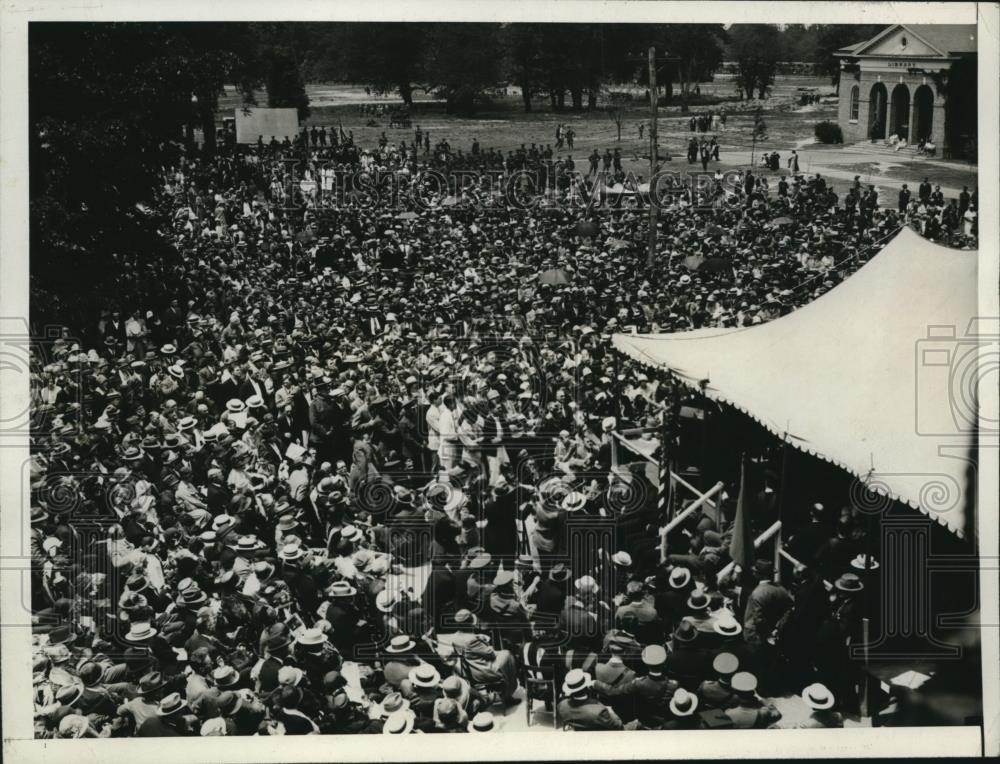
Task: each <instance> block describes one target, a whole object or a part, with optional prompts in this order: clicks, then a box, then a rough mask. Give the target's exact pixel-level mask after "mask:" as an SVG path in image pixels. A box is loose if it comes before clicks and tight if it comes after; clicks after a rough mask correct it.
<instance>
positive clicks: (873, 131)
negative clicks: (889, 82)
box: [868, 82, 889, 140]
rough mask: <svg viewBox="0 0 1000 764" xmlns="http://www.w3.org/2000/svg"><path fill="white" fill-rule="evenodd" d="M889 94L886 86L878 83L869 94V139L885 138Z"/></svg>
mask: <svg viewBox="0 0 1000 764" xmlns="http://www.w3.org/2000/svg"><path fill="white" fill-rule="evenodd" d="M888 100H889V93H888V91H886V89H885V85H883V84H882V83H881V82H876V83H875V84H874V85H872V89H871V92H869V94H868V137H869V138H871V139H872V140H877V139H881V138H885V115H886V105H887V103H888Z"/></svg>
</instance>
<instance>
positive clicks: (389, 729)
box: [382, 710, 416, 735]
mask: <svg viewBox="0 0 1000 764" xmlns="http://www.w3.org/2000/svg"><path fill="white" fill-rule="evenodd" d="M415 721H416V716H415V715H414V713H413V712H412V711H409V710H407V711H397V712H396V713H394V714H389V716H387V717H386V719H385V722H383V724H382V734H383V735H408V734H409V733H411V732H413V724H414V722H415Z"/></svg>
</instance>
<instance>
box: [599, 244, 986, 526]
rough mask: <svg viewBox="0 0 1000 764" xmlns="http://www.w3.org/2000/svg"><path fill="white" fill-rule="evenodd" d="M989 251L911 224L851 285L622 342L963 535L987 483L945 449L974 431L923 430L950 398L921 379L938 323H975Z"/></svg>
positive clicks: (958, 329) (641, 358)
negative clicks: (781, 310) (975, 495)
mask: <svg viewBox="0 0 1000 764" xmlns="http://www.w3.org/2000/svg"><path fill="white" fill-rule="evenodd" d="M977 258H978V252H975V251H967V250H954V249H949V248H947V247H942V246H940V245H937V244H934V243H932V242H930V241H928V240H926V239H924V238H923V237H921V236H919V235H918V234H916V233H915V232H913V231H911V230H910V229H908V228H904V229H902V231H901V232H900V233H899V234H898V235H897V236H896V237H895V238H894V239H893V240H892V241H891V242H889V243H888V244H887V245H886V247H885V248H884V249H883V250H882V251H881V252H879V253H878V254H877V255H876V256H875V257H873V258H872V259H871V260H870V261H869V262H868V263H867V264H865V265H864V266H863V267H862V268H860V269H859V270H858V271H857V272H856V273H855V274H853V275H852V276H851V277H850V278H848V279H846V280H845V281H844V282H843V283H842V284H840V285H839V286H837V287H836V288H834V289H832V290H830V291H829V292H827V293H825V294H823V295H821V296H820V297H818V298H817V299H815V300H814V301H813V302H811V303H809V304H807V305H804V306H803V307H801V308H799V309H797V310H795V311H793V312H792V313H790V314H788V315H786V316H782V317H781V318H778V319H775V320H773V321H770V322H768V323H766V324H760V325H757V326H753V327H743V328H733V329H715V328H708V329H698V330H694V331H691V332H682V333H677V334H647V335H631V334H616V335H614V336H613V338H612V344H613V346H614V347H615V349H616V350H618V351H619V352H622V353H624V354H626V355H628V356H629V357H631V358H633V359H634V360H636V361H638V362H639V363H642V364H644V365H646V366H649V367H652V368H656V369H660V370H665V371H668V372H670V374H671V375H672V376H673V377H674V378H675V379H677V380H678V381H679V382H681V383H682V384H684V385H686V386H688V387H691V388H694V389H699V390H700V389H701V386H702V382H703V381H707V384H706V386H705V389H704V393H705V395H706V397H708V398H709V399H711V400H713V401H718V402H720V403H725V404H726V405H729V406H732V407H733V408H735V409H737V410H738V411H741V412H742V413H744V414H746V415H747V416H749V417H750V418H752V419H753V420H754V421H756V422H758V423H759V424H760V425H761V426H763V427H764V428H765V429H767V430H768V431H769V432H771V433H772V434H774V435H776V436H777V437H779V438H782V439H784V440H786V441H787V442H788V443H789V444H791V445H792V446H794V447H795V448H797V449H798V450H800V451H803V452H804V453H807V454H810V455H811V456H815V457H818V458H820V459H822V460H823V461H826V462H829V463H831V464H834V465H836V466H837V467H839V468H840V469H842V470H844V471H845V472H847V473H848V474H850V475H852V476H854V477H855V478H857V479H858V480H860V481H862V484H863V485H865V486H866V487H868V488H869V489H870V490H872V491H874V492H876V493H878V494H881V495H885V496H888V497H890V498H891V499H893V500H895V501H899V502H901V503H903V504H906V505H908V506H910V507H912V508H914V509H917V510H919V511H921V512H923V513H924V514H926V515H928V516H929V517H932V518H934V519H935V520H936V521H937V522H939V523H940V524H942V525H944V526H945V527H947V528H948V529H949V530H951V531H952V532H954V533H955V534H956V535H958V536H959V537H961V538H964V537H965V535H966V529H967V527H968V518H966V517H965V516H964V515H963V511H964V508H965V507H966V506H967V501H966V499H967V497H966V493H967V490H973V491H974V490H975V487H974V486H970V487H968V488H967V487H966V477H965V474H964V473H965V471H966V470H967V469H968V463H967V460H966V459H963V458H950V457H948V456H946V455H945V453H944V450H942V451H939V450H938V448H939V447H941V446H944V447H945V449H955V450H958V451H964V453H968V452H969V450H971V449H972V447H973V438H972V434H971V433H956V434H950V435H944V436H939V437H938V436H924V435H920V434H919V433H918V432H917V429H918V419H917V418H918V417H919V413H920V411H925V410H926V411H932V412H934V411H948V410H949V409H950V407H951V405H952V403H951V400H950V398H949V395H948V392H949V391H948V389H947V388H946V387H944V388H943V389H940V390H935V389H922V388H927V387H928V385H926V384H925V385H923V386H921V385H920V376H919V375H920V373H921V368H922V366H921V356H920V353H921V351H922V347H921V343H924V342H926V343H937V345H941V343H944V345H945V346H946V347H947V346H948V340H947V339H941V338H940V337H932V336H930V333H929V330H931V329H933V328H934V327H941V326H950V327H954V328H955V329H954V332H955V338H956V340H952V344H955V343H956V342H960V341H961V339H962V336H963V334H962V333H963V332H967V330H968V328H969V327H971V326H972V322H973V320H974V319H975V316H976V309H977V305H978V298H977V293H976V290H977V280H976V263H977ZM872 327H876V330H875V331H872ZM956 357H957V356H956ZM776 369H780V370H781V372H780V374H779V375H777V376H776V375H775V374H774V370H776ZM845 379H846V380H850V382H847V383H844V382H842V380H845ZM873 390H888V391H890V393H889V394H887V395H882V396H875V395H871V394H870V393H871V391H873ZM818 401H822V403H821V404H819V405H817V402H818ZM921 406H923V408H921ZM779 422H786V423H787V424H786V425H784V426H782V425H781V424H779ZM908 465H909V466H908ZM917 476H920V477H922V478H928V477H929V478H932V480H931V482H925V483H924V484H923V486H922V487H921V488H920V489H919V490H913V485H908V482H909V483H912V482H913V481H912V480H910V481H908V480H907V478H911V479H912V478H914V477H917ZM942 479H945V480H947V481H950V482H951V483H952V484H953V485H954V486H955V487H957V490H958V494H957V496H956V497H955V501H953V502H950V507H946V508H944V509H941V508H940V506H939V507H935V506H934V505H933V502H928V501H927V498H928V497H927V496H926V494H927V491H926V489H927V488H928V487H940V488H943V489H944V490H945V492H946V493H947V492H948V491H949V487H948V484H947V483H946V482H943V481H942ZM935 481H936V482H935ZM943 503H944V502H938V504H939V505H942V504H943Z"/></svg>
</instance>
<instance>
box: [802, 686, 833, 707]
mask: <svg viewBox="0 0 1000 764" xmlns="http://www.w3.org/2000/svg"><path fill="white" fill-rule="evenodd" d="M802 700H804V701H805V702H806V705H807V706H809V707H810V708H812V709H815V710H816V711H824V710H826V709H828V708H833V693H832V692H830V690H829V689H827V687H826V685H824V684H820V683H819V682H816V683H814V684H811V685H809V686H808V687H806V688H805V689H804V690H802Z"/></svg>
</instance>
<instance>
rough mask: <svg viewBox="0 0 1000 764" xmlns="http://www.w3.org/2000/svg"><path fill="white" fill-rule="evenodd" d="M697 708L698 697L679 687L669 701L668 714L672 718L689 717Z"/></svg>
mask: <svg viewBox="0 0 1000 764" xmlns="http://www.w3.org/2000/svg"><path fill="white" fill-rule="evenodd" d="M697 708H698V696H697V695H695V694H694V693H691V692H688V691H687V690H685V689H684V688H683V687H679V688H678V689H677V691H676V692H675V693H674V696H673V697H672V698H671V699H670V713H672V714H673V715H674V716H691V714H693V713H694V712H695V710H696V709H697Z"/></svg>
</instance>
